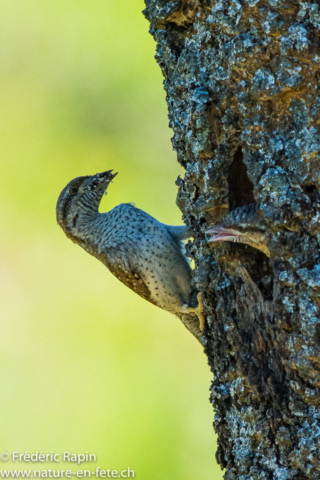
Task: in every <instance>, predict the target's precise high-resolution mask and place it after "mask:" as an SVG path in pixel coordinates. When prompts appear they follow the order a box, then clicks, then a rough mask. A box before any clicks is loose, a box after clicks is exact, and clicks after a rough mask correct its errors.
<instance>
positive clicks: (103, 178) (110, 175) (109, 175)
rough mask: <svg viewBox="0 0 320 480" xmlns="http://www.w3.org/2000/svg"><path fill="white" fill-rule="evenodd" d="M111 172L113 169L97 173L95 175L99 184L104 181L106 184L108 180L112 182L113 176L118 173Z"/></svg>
mask: <svg viewBox="0 0 320 480" xmlns="http://www.w3.org/2000/svg"><path fill="white" fill-rule="evenodd" d="M112 172H113V170H107V171H106V172H102V173H97V175H96V177H98V178H99V179H100V182H101V184H102V183H103V184H104V183H106V184H107V185H108V184H109V183H110V182H112V180H113V179H114V177H116V176H117V175H118V172H116V173H112Z"/></svg>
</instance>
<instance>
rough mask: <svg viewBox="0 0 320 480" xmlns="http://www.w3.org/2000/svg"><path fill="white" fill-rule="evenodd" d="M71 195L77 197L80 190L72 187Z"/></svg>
mask: <svg viewBox="0 0 320 480" xmlns="http://www.w3.org/2000/svg"><path fill="white" fill-rule="evenodd" d="M69 193H70V195H77V193H78V189H77V188H76V187H71V188H70V189H69Z"/></svg>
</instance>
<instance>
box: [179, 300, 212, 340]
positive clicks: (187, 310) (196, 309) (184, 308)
mask: <svg viewBox="0 0 320 480" xmlns="http://www.w3.org/2000/svg"><path fill="white" fill-rule="evenodd" d="M197 299H198V306H197V307H190V306H189V305H186V304H184V305H182V306H181V310H182V311H183V313H195V314H196V315H197V317H198V319H199V328H200V330H201V332H202V331H203V329H204V327H205V324H206V317H205V316H204V307H203V294H202V292H198V294H197Z"/></svg>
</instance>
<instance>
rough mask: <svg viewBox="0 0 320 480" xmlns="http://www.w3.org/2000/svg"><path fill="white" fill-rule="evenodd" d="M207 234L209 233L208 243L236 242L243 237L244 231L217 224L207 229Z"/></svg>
mask: <svg viewBox="0 0 320 480" xmlns="http://www.w3.org/2000/svg"><path fill="white" fill-rule="evenodd" d="M206 235H209V238H208V240H207V241H208V243H212V242H234V241H235V240H236V239H238V238H239V237H241V235H242V233H241V232H239V231H238V230H234V229H233V228H224V227H222V226H220V225H217V226H215V227H213V228H210V229H209V230H207V231H206Z"/></svg>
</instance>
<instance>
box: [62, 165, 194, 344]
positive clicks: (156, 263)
mask: <svg viewBox="0 0 320 480" xmlns="http://www.w3.org/2000/svg"><path fill="white" fill-rule="evenodd" d="M115 175H116V174H113V173H112V171H111V170H109V171H107V172H103V173H100V174H99V173H98V174H96V175H93V176H85V177H78V178H75V179H74V180H72V181H71V182H70V183H68V185H67V186H66V187H65V188H64V189H63V190H62V192H61V194H60V196H59V199H58V202H57V209H56V213H57V221H58V223H59V225H60V226H61V228H62V229H63V230H64V232H65V234H66V235H67V237H69V238H70V239H71V240H72V241H73V242H75V243H77V244H78V245H80V246H81V247H82V248H84V250H86V251H87V252H88V253H90V255H93V256H94V257H96V258H97V259H98V260H100V261H101V262H102V263H103V264H104V265H105V266H106V267H107V268H108V269H109V270H110V271H111V273H113V275H115V276H116V277H117V278H118V279H119V280H120V281H121V282H122V283H124V284H125V285H126V286H127V287H129V288H130V289H131V290H133V291H134V292H136V293H137V294H138V295H140V296H141V297H142V298H144V299H145V300H148V301H149V302H151V303H153V304H154V305H157V306H158V307H160V308H162V309H164V310H167V311H169V312H171V313H174V314H176V315H178V316H179V318H180V319H181V320H182V322H183V323H184V324H185V325H186V326H187V328H189V330H190V331H192V333H193V335H195V336H196V337H197V338H198V339H199V338H200V336H201V330H202V328H203V326H204V318H203V313H202V307H201V305H200V306H199V305H198V300H197V292H196V291H195V289H193V288H192V286H191V279H192V270H191V268H190V265H189V261H188V259H187V258H186V256H185V254H184V246H183V243H182V240H183V239H185V238H187V232H186V227H185V226H181V227H175V226H170V225H165V224H163V223H161V222H158V220H156V219H155V218H153V217H151V216H150V215H148V214H147V213H146V212H144V211H142V210H140V209H139V208H136V207H135V206H133V205H132V204H129V203H126V204H120V205H118V206H117V207H115V208H113V209H112V210H110V211H109V212H105V213H99V211H98V208H99V204H100V201H101V198H102V195H103V194H104V193H105V191H106V189H107V187H108V185H109V184H110V182H111V180H112V179H113V178H114V177H115ZM198 317H199V319H200V326H199V320H198ZM200 327H201V328H200Z"/></svg>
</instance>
